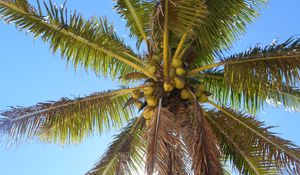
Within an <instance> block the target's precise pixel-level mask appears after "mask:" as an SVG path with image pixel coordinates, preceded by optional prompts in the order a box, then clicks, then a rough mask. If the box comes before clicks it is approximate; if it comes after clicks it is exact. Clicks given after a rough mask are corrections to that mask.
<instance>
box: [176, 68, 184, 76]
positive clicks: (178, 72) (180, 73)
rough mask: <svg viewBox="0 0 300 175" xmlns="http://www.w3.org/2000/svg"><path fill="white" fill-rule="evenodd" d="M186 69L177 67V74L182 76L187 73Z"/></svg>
mask: <svg viewBox="0 0 300 175" xmlns="http://www.w3.org/2000/svg"><path fill="white" fill-rule="evenodd" d="M185 73H186V72H185V70H184V69H183V68H182V67H178V68H176V74H177V75H180V76H182V75H185Z"/></svg>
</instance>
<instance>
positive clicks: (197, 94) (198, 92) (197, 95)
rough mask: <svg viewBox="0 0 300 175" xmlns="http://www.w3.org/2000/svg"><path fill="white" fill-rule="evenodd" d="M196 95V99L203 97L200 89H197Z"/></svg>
mask: <svg viewBox="0 0 300 175" xmlns="http://www.w3.org/2000/svg"><path fill="white" fill-rule="evenodd" d="M194 94H195V96H196V97H200V96H201V95H202V92H201V91H200V90H199V89H196V91H195V93H194Z"/></svg>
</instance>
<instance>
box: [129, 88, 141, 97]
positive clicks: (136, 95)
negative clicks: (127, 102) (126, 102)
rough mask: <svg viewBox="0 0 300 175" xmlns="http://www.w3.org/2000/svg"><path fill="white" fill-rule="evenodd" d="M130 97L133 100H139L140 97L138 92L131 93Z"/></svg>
mask: <svg viewBox="0 0 300 175" xmlns="http://www.w3.org/2000/svg"><path fill="white" fill-rule="evenodd" d="M131 97H132V98H133V99H139V98H140V97H141V94H140V91H138V90H135V91H133V92H131Z"/></svg>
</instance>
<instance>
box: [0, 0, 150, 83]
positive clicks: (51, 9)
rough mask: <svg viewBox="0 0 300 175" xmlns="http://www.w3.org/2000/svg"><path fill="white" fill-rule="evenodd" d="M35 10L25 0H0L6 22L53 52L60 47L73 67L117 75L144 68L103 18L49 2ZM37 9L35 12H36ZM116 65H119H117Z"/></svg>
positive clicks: (0, 8) (2, 14) (1, 12)
mask: <svg viewBox="0 0 300 175" xmlns="http://www.w3.org/2000/svg"><path fill="white" fill-rule="evenodd" d="M44 7H45V11H46V13H42V10H41V6H40V5H38V9H39V10H36V9H34V8H33V6H31V5H30V4H28V2H27V1H26V0H16V1H15V0H8V1H4V0H0V14H1V16H2V18H3V20H5V21H6V22H13V23H15V24H16V26H17V27H18V28H20V29H21V30H24V29H27V30H29V31H30V32H31V33H32V34H33V35H34V37H35V38H37V37H39V36H41V38H42V39H43V40H44V41H47V42H49V43H50V45H51V48H52V49H53V51H54V52H56V51H57V50H58V49H59V50H60V52H61V54H62V56H63V57H66V58H67V61H68V62H70V61H71V62H72V64H74V66H75V67H77V66H78V65H81V66H83V67H84V68H86V69H87V68H91V69H92V70H94V71H95V72H96V73H97V74H99V73H101V74H103V75H107V74H108V75H110V76H111V77H112V78H114V77H115V76H116V75H120V74H123V73H130V72H132V71H133V70H138V71H140V72H143V73H144V74H146V75H148V77H152V76H151V75H149V73H147V72H146V71H145V70H144V69H143V63H142V62H141V61H140V60H139V59H138V58H136V57H137V56H136V55H135V54H134V53H133V51H132V50H131V49H130V48H129V47H127V46H125V45H124V43H123V41H122V40H120V39H119V38H118V37H117V35H116V34H115V32H114V29H113V26H112V25H110V24H108V22H107V21H106V19H99V20H97V19H92V20H89V21H86V20H85V19H83V17H82V16H81V15H80V14H77V13H73V14H71V15H70V16H68V15H67V14H68V13H67V10H66V9H65V8H59V7H57V6H55V5H53V4H52V3H51V2H50V4H49V5H47V4H45V5H44ZM37 11H38V12H37ZM116 67H118V68H116Z"/></svg>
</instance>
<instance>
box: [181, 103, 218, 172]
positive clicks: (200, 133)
mask: <svg viewBox="0 0 300 175" xmlns="http://www.w3.org/2000/svg"><path fill="white" fill-rule="evenodd" d="M176 118H177V119H178V124H179V127H180V135H181V138H182V140H183V142H184V143H185V145H186V147H187V151H188V153H189V155H190V156H191V159H192V168H193V170H194V174H195V175H212V174H214V175H221V174H223V169H222V167H221V164H220V161H219V154H220V153H219V150H218V147H217V145H218V144H217V141H216V137H215V135H214V133H213V131H212V129H211V128H210V126H209V124H208V122H207V121H206V119H205V118H204V113H203V111H202V108H201V106H200V105H199V104H198V103H192V104H191V105H190V106H188V107H187V108H185V107H184V106H180V107H178V111H177V113H176Z"/></svg>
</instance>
